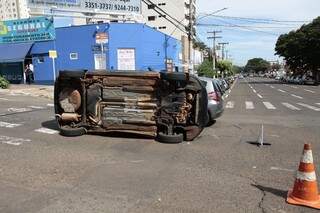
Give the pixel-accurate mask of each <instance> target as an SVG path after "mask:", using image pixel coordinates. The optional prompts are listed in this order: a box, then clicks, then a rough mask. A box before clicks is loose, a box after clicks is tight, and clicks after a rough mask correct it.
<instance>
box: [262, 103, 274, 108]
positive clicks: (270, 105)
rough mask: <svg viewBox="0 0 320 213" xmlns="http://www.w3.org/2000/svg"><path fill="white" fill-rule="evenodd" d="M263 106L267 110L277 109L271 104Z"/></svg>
mask: <svg viewBox="0 0 320 213" xmlns="http://www.w3.org/2000/svg"><path fill="white" fill-rule="evenodd" d="M263 104H264V106H265V107H266V108H267V109H277V108H275V106H273V105H272V104H271V103H270V102H263Z"/></svg>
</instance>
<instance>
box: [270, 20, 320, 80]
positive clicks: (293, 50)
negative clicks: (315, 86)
mask: <svg viewBox="0 0 320 213" xmlns="http://www.w3.org/2000/svg"><path fill="white" fill-rule="evenodd" d="M275 51H276V54H277V55H279V56H282V57H284V59H285V60H286V63H287V65H288V66H289V67H290V68H291V70H293V71H294V72H301V71H302V72H307V71H309V70H311V71H312V72H313V75H314V76H315V77H316V76H317V80H318V81H320V60H319V58H320V17H318V18H316V19H314V20H313V21H312V22H311V23H310V24H307V25H302V26H301V28H300V29H298V30H295V31H291V32H289V33H287V34H283V35H280V37H279V38H278V41H277V43H276V47H275Z"/></svg>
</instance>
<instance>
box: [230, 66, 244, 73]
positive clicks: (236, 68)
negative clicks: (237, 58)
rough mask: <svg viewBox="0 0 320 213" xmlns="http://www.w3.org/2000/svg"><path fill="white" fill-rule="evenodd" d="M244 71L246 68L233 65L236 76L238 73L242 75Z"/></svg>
mask: <svg viewBox="0 0 320 213" xmlns="http://www.w3.org/2000/svg"><path fill="white" fill-rule="evenodd" d="M243 71H244V67H241V66H237V65H233V66H232V73H233V74H236V73H241V72H243Z"/></svg>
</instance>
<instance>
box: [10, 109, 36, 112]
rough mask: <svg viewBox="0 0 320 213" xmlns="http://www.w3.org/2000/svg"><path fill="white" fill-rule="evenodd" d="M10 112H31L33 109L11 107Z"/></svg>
mask: <svg viewBox="0 0 320 213" xmlns="http://www.w3.org/2000/svg"><path fill="white" fill-rule="evenodd" d="M8 111H9V112H30V111H32V109H30V108H9V109H8Z"/></svg>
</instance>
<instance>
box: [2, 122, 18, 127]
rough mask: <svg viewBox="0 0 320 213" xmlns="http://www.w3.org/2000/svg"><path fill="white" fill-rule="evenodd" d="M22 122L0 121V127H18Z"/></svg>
mask: <svg viewBox="0 0 320 213" xmlns="http://www.w3.org/2000/svg"><path fill="white" fill-rule="evenodd" d="M21 125H22V124H12V123H7V122H3V121H0V127H4V128H14V127H18V126H21Z"/></svg>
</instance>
